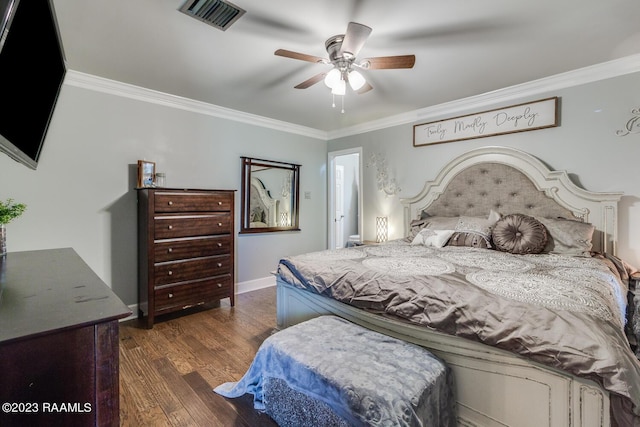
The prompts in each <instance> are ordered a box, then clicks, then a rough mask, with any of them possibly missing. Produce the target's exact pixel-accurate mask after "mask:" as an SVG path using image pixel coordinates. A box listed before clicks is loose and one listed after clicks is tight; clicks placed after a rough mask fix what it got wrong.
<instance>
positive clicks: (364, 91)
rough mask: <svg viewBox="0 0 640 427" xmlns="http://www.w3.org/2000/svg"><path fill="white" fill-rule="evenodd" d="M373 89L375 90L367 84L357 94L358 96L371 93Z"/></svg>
mask: <svg viewBox="0 0 640 427" xmlns="http://www.w3.org/2000/svg"><path fill="white" fill-rule="evenodd" d="M371 89H373V86H371V85H370V84H369V83H365V84H364V85H363V86H362V87H361V88H360V89H358V90H357V91H356V93H357V94H358V95H362V94H363V93H367V92H369V91H370V90H371Z"/></svg>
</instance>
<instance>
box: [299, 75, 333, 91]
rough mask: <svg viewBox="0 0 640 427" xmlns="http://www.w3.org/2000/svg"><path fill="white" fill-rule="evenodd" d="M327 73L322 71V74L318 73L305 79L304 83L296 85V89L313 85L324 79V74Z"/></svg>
mask: <svg viewBox="0 0 640 427" xmlns="http://www.w3.org/2000/svg"><path fill="white" fill-rule="evenodd" d="M326 75H327V73H320V74H316V75H315V76H313V77H311V78H310V79H307V80H305V81H303V82H302V83H300V84H299V85H297V86H295V89H306V88H308V87H309V86H313V85H314V84H316V83H318V82H320V81H322V79H324V76H326Z"/></svg>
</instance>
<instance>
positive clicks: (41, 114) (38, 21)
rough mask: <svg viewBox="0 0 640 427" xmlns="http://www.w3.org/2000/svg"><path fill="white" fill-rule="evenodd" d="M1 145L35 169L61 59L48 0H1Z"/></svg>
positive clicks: (58, 82)
mask: <svg viewBox="0 0 640 427" xmlns="http://www.w3.org/2000/svg"><path fill="white" fill-rule="evenodd" d="M0 19H2V21H0V25H1V26H0V30H2V32H1V33H0V34H1V36H2V37H1V39H0V105H2V108H1V109H0V151H2V152H4V153H6V154H7V155H9V157H11V158H12V159H14V160H16V161H18V162H20V163H23V164H24V165H26V166H28V167H30V168H32V169H36V167H37V166H38V160H39V158H40V152H41V151H42V145H43V143H44V140H45V137H46V135H47V129H48V127H49V122H50V121H51V116H52V114H53V111H54V108H55V106H56V102H57V100H58V95H59V93H60V89H61V88H62V83H63V81H64V76H65V74H66V70H67V67H66V62H65V58H64V51H63V49H62V41H61V38H60V33H59V31H58V24H57V21H56V16H55V10H54V8H53V3H52V0H22V1H21V0H0Z"/></svg>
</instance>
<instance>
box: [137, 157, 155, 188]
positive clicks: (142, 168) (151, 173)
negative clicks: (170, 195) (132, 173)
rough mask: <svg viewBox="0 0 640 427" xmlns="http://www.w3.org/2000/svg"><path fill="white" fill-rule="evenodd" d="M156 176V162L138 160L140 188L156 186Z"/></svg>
mask: <svg viewBox="0 0 640 427" xmlns="http://www.w3.org/2000/svg"><path fill="white" fill-rule="evenodd" d="M155 176H156V164H155V162H148V161H146V160H138V188H147V187H155V182H154V177H155Z"/></svg>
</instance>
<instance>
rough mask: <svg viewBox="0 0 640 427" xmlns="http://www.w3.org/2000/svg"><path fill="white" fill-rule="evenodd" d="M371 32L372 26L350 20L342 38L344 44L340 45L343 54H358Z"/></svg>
mask: <svg viewBox="0 0 640 427" xmlns="http://www.w3.org/2000/svg"><path fill="white" fill-rule="evenodd" d="M369 34H371V28H370V27H367V26H366V25H362V24H358V23H357V22H349V25H348V26H347V32H346V33H345V34H344V39H343V40H342V46H341V47H340V53H341V54H343V55H344V54H347V56H349V55H351V56H352V57H354V56H357V55H358V52H360V49H362V46H364V43H365V42H366V41H367V39H368V38H369Z"/></svg>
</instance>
